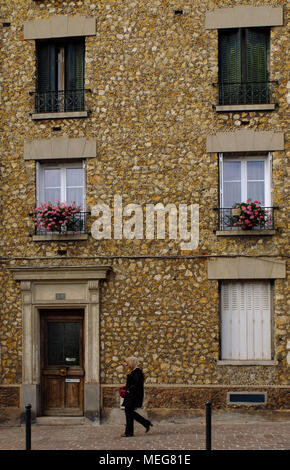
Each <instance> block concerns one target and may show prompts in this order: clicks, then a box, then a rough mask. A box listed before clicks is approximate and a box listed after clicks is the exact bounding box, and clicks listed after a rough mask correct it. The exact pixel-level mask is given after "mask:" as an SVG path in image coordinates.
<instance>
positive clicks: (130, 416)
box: [125, 405, 150, 436]
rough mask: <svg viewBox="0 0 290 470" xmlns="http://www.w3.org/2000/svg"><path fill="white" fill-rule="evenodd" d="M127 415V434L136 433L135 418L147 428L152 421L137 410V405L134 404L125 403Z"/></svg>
mask: <svg viewBox="0 0 290 470" xmlns="http://www.w3.org/2000/svg"><path fill="white" fill-rule="evenodd" d="M125 415H126V430H125V434H126V435H127V436H133V435H134V419H135V421H137V422H138V423H140V424H142V426H144V428H147V427H148V426H149V424H150V421H148V419H145V418H143V416H141V415H139V413H137V412H136V411H135V407H134V406H132V405H128V406H126V405H125Z"/></svg>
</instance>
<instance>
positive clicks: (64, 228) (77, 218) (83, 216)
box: [30, 212, 90, 235]
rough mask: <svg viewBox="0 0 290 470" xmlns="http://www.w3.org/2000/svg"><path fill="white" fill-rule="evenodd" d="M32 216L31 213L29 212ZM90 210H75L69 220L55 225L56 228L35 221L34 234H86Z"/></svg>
mask: <svg viewBox="0 0 290 470" xmlns="http://www.w3.org/2000/svg"><path fill="white" fill-rule="evenodd" d="M30 215H31V216H32V214H31V213H30ZM89 215H90V212H77V213H76V214H72V215H71V216H70V218H69V220H68V221H67V222H65V223H63V224H61V225H57V229H55V228H54V229H51V227H50V228H49V229H46V227H45V226H44V224H43V223H42V224H41V223H39V221H38V222H35V223H36V225H35V229H34V234H35V235H53V234H55V235H58V234H60V235H62V234H66V235H79V234H87V233H88V223H87V222H88V216H89Z"/></svg>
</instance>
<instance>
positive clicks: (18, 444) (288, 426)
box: [0, 413, 290, 451]
mask: <svg viewBox="0 0 290 470" xmlns="http://www.w3.org/2000/svg"><path fill="white" fill-rule="evenodd" d="M123 431H124V426H123V425H120V424H118V425H116V424H114V425H112V424H102V425H98V426H93V425H87V424H83V425H74V426H63V425H62V426H43V425H32V429H31V448H32V450H179V451H181V450H205V445H206V439H205V418H204V417H196V418H192V419H187V420H184V421H183V420H181V419H179V420H176V422H172V421H170V422H165V421H159V422H158V421H155V422H154V426H153V427H152V428H151V430H150V432H149V433H148V434H145V433H144V428H143V427H141V426H140V425H139V424H135V436H134V437H130V438H122V437H120V436H121V434H122V433H123ZM289 449H290V413H288V414H287V413H286V414H285V413H281V414H280V415H279V413H278V414H274V415H273V416H272V415H271V416H269V415H265V416H263V415H262V416H261V415H257V416H255V415H247V414H239V413H238V414H234V413H224V414H216V415H215V414H213V415H212V450H289ZM0 450H25V426H23V425H22V426H5V425H2V426H0Z"/></svg>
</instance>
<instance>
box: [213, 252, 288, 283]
mask: <svg viewBox="0 0 290 470" xmlns="http://www.w3.org/2000/svg"><path fill="white" fill-rule="evenodd" d="M285 277H286V263H285V261H280V260H272V259H266V258H244V257H237V258H213V259H210V260H209V261H208V279H235V280H238V279H283V278H285Z"/></svg>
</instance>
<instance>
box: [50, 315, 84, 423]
mask: <svg viewBox="0 0 290 470" xmlns="http://www.w3.org/2000/svg"><path fill="white" fill-rule="evenodd" d="M41 365H42V369H41V375H42V380H41V395H42V412H43V414H44V415H48V416H81V415H83V382H84V368H83V312H82V311H80V310H76V311H74V310H67V311H66V310H64V311H53V310H51V311H43V312H41Z"/></svg>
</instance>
